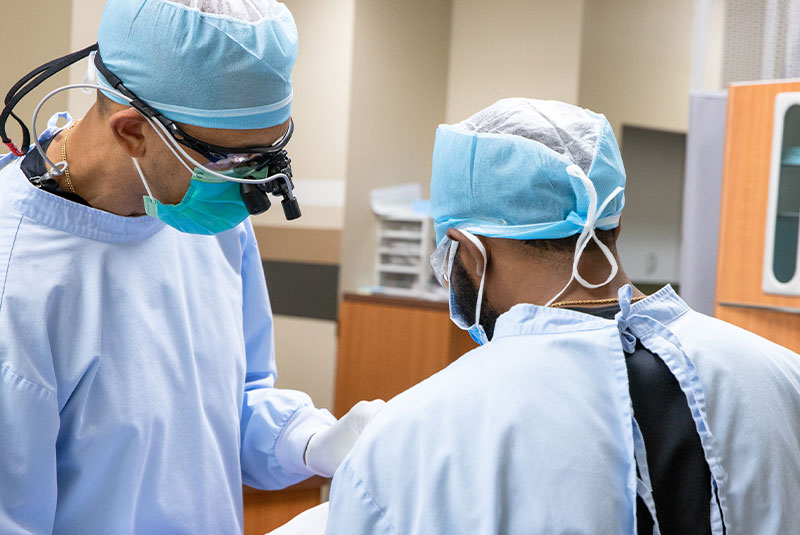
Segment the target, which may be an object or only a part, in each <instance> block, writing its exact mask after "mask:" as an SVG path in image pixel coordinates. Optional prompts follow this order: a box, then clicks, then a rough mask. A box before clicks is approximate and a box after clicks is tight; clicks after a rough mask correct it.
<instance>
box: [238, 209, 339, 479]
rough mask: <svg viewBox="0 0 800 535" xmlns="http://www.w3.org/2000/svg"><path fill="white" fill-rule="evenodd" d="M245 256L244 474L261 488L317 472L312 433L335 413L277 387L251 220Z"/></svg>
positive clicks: (269, 322)
mask: <svg viewBox="0 0 800 535" xmlns="http://www.w3.org/2000/svg"><path fill="white" fill-rule="evenodd" d="M246 228H247V244H246V246H245V249H244V256H243V259H242V285H243V288H242V290H243V296H244V297H243V307H244V310H243V314H244V319H243V321H244V338H245V349H246V352H247V375H246V377H245V392H244V402H243V405H242V416H241V461H242V480H243V482H244V483H245V484H246V485H250V486H251V487H255V488H260V489H280V488H284V487H287V486H289V485H293V484H294V483H297V482H299V481H302V480H304V479H306V478H308V477H310V476H312V475H314V474H313V473H312V472H311V471H309V470H308V468H306V466H305V463H304V462H303V455H304V453H305V448H306V445H307V444H308V440H309V439H310V438H311V435H313V434H314V433H316V432H317V431H320V430H322V429H325V428H327V427H329V426H330V425H332V424H333V422H335V418H334V417H333V416H332V415H331V414H330V413H329V412H328V411H325V410H320V409H317V408H315V407H314V405H313V403H312V401H311V398H310V397H309V396H308V395H307V394H305V393H303V392H298V391H296V390H286V389H279V388H274V386H275V379H276V368H275V342H274V337H273V331H272V310H271V308H270V303H269V296H268V295H267V286H266V282H265V278H264V270H263V267H262V265H261V255H260V254H259V252H258V246H257V245H256V242H255V237H254V235H253V230H252V227H251V225H250V223H249V222H248V223H247V224H246Z"/></svg>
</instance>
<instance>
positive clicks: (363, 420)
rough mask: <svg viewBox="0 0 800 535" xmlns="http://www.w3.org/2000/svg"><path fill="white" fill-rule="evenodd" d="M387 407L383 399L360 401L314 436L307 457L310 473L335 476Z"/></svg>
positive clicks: (309, 443)
mask: <svg viewBox="0 0 800 535" xmlns="http://www.w3.org/2000/svg"><path fill="white" fill-rule="evenodd" d="M385 404H386V402H385V401H383V400H382V399H376V400H374V401H359V402H358V403H356V404H355V405H353V408H352V409H350V411H348V413H347V414H345V415H344V416H342V417H341V418H340V419H339V420H338V421H337V422H336V423H335V424H333V425H332V426H331V427H329V428H327V429H326V430H324V431H319V432H318V433H314V434H313V435H311V438H310V439H309V441H308V445H307V446H306V454H305V462H306V466H307V467H308V469H309V470H311V471H312V472H314V473H315V474H317V475H320V476H323V477H331V476H333V473H334V472H335V471H336V469H337V468H338V467H339V464H340V463H341V462H342V461H343V460H344V458H345V457H346V456H347V454H348V453H350V449H351V448H352V447H353V445H354V444H355V443H356V440H358V437H359V436H360V435H361V432H362V431H363V430H364V428H365V427H366V426H367V424H368V423H369V421H370V420H371V419H372V418H373V417H374V416H375V415H376V414H378V412H380V410H381V409H383V406H384V405H385Z"/></svg>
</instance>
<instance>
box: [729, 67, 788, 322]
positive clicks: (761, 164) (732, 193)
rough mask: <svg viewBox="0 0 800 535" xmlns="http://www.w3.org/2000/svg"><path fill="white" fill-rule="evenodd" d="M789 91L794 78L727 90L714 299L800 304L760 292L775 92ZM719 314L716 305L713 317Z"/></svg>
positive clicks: (760, 303) (764, 303) (770, 303)
mask: <svg viewBox="0 0 800 535" xmlns="http://www.w3.org/2000/svg"><path fill="white" fill-rule="evenodd" d="M789 91H800V82H783V83H774V84H773V83H769V84H753V85H733V86H731V88H730V89H729V92H728V114H727V125H726V134H725V159H724V169H723V181H722V207H721V213H720V236H719V255H718V258H719V260H718V262H717V287H716V301H717V302H719V301H727V302H738V303H748V304H759V305H773V306H787V307H800V297H787V296H778V295H770V294H765V293H764V292H763V291H762V289H761V276H762V266H763V259H764V233H765V228H766V218H767V200H768V189H769V170H770V156H771V151H772V128H773V122H774V112H775V110H774V107H775V96H776V95H777V94H778V93H783V92H789ZM758 313H759V312H756V314H758ZM720 314H723V312H722V311H721V310H720V307H717V308H716V311H715V315H718V316H719V315H720ZM720 317H721V316H720ZM736 317H737V318H738V317H739V315H738V314H737V315H736ZM759 334H762V335H763V333H761V332H759Z"/></svg>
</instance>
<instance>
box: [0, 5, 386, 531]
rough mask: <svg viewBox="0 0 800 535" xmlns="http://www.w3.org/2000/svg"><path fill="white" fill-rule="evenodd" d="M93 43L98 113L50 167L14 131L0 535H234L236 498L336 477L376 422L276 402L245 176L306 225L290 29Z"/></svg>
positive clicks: (161, 29)
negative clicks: (295, 192) (289, 150)
mask: <svg viewBox="0 0 800 535" xmlns="http://www.w3.org/2000/svg"><path fill="white" fill-rule="evenodd" d="M98 41H99V49H98V47H94V51H95V52H97V55H96V56H95V57H94V58H93V59H90V65H96V66H97V68H98V69H100V73H99V75H98V83H99V84H100V85H99V87H101V88H102V91H101V92H98V96H97V102H96V104H95V105H94V106H93V107H92V108H91V109H90V111H89V112H88V113H87V114H86V116H85V117H83V118H82V119H81V120H80V121H79V122H77V123H75V122H72V121H71V120H69V118H67V119H68V123H67V125H66V128H63V127H58V126H56V122H55V120H53V121H51V123H50V124H49V126H48V128H47V130H46V131H45V132H44V133H42V135H41V136H39V138H38V141H39V145H40V147H41V150H40V149H39V148H31V149H30V150H28V147H27V143H26V142H24V141H23V142H22V143H21V144H20V146H21V147H22V149H20V148H19V147H17V146H14V144H13V142H11V141H10V140H9V139H8V137H7V132H6V131H5V128H4V127H5V124H3V138H4V139H3V141H4V142H6V143H7V144H8V145H9V146H10V147H12V148H13V149H14V151H15V152H16V155H15V154H8V155H5V156H3V157H2V159H0V533H2V534H22V533H36V534H44V533H64V534H80V533H87V534H89V533H91V534H101V533H107V534H112V533H113V534H133V533H141V534H154V533H170V534H176V533H193V534H199V533H209V534H230V533H241V532H242V529H243V525H242V524H243V514H242V483H246V484H248V485H251V486H254V487H258V488H262V489H280V488H282V487H286V486H287V485H291V484H293V483H296V482H298V481H301V480H303V479H306V478H308V477H310V476H312V475H314V474H319V475H325V476H330V475H331V474H332V473H333V472H334V470H335V469H336V467H337V466H338V464H339V462H340V461H341V459H342V458H343V457H344V455H345V454H346V453H347V451H348V450H349V449H350V447H351V446H352V444H353V443H354V442H355V440H356V438H357V437H358V433H359V432H360V430H361V429H362V428H363V426H364V425H366V422H367V421H368V420H369V418H370V417H371V415H372V414H373V413H374V412H375V411H376V410H377V409H379V408H380V403H379V402H372V403H366V402H362V403H360V404H358V405H356V407H355V408H354V409H353V410H351V411H350V412H349V413H348V414H347V415H346V416H344V417H343V418H342V419H341V420H339V421H338V422H337V421H336V419H335V418H333V416H332V415H331V414H330V413H328V412H327V411H324V410H320V409H317V408H315V407H314V405H313V404H312V401H311V399H310V398H309V396H308V395H306V394H304V393H302V392H297V391H292V390H282V389H277V388H274V386H275V378H276V367H275V355H274V342H273V322H272V314H271V310H270V302H269V298H268V295H267V288H266V284H265V279H264V272H263V270H262V265H261V257H260V254H259V250H258V246H257V244H256V240H255V238H254V235H253V228H252V226H251V224H250V222H249V220H248V219H247V216H248V215H249V213H250V211H249V208H248V206H247V205H246V203H245V200H244V196H243V195H242V193H243V192H244V190H241V191H240V186H239V182H237V180H239V181H244V182H245V183H247V182H249V183H250V184H251V185H252V184H255V183H257V182H256V181H266V182H264V183H266V184H272V185H274V186H276V188H277V189H276V191H277V192H278V193H279V194H280V195H284V196H285V200H286V202H287V204H288V206H289V210H288V211H287V214H289V215H293V216H294V215H297V214H296V212H293V211H292V199H293V197H292V196H291V189H290V185H291V184H290V182H288V174H287V173H289V172H290V168H289V162H288V158H287V157H286V153H285V152H283V147H284V146H285V142H286V141H287V140H288V138H289V137H290V136H291V121H290V114H291V113H290V112H291V102H292V85H291V80H290V74H291V69H292V65H293V63H294V59H295V55H296V52H297V30H296V28H295V24H294V21H293V19H292V16H291V14H290V13H289V11H288V10H287V9H286V7H285V6H283V5H282V4H280V3H277V2H274V1H273V0H232V1H227V2H217V1H214V0H170V1H168V0H110V1H109V2H108V3H107V5H106V8H105V11H104V14H103V18H102V22H101V25H100V30H99V35H98ZM91 51H92V50H89V49H87V50H85V51H83V52H85V53H83V52H81V53H80V54H78V56H85V55H86V54H88V53H89V52H91ZM17 59H19V58H17ZM74 59H75V58H72V59H71V60H69V61H67V60H64V61H60V62H55V63H51V64H50V67H51V68H49V69H42V70H40V71H39V72H41V73H43V74H44V75H47V76H49V75H51V74H53V73H54V72H55V71H57V70H59V69H60V68H63V67H64V66H66V64H68V63H69V62H70V61H72V60H74ZM45 77H46V76H45ZM37 80H38V79H34V80H32V83H33V84H34V85H35V84H36V83H38V82H37ZM38 81H41V80H38ZM90 85H92V86H94V85H96V84H90ZM21 87H23V86H18V87H17V88H16V89H19V88H21ZM25 87H27V86H25ZM17 92H18V93H19V92H24V91H21V90H20V91H17ZM12 93H14V91H12ZM9 102H10V101H7V104H8V105H7V106H6V109H5V110H4V111H3V119H4V120H7V119H8V118H9V117H10V114H9V113H8V110H9V109H10V107H12V106H13V102H11V103H9ZM65 117H66V116H65ZM23 124H24V123H23ZM35 136H36V134H35V132H34V137H35ZM19 141H20V140H19V139H17V142H18V143H19ZM270 181H271V182H270ZM258 183H262V182H258ZM253 189H254V188H251V190H250V191H251V193H254V194H256V195H257V194H258V192H254V191H253ZM262 200H263V199H262ZM301 200H302V199H301Z"/></svg>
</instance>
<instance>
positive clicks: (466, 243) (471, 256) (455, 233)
mask: <svg viewBox="0 0 800 535" xmlns="http://www.w3.org/2000/svg"><path fill="white" fill-rule="evenodd" d="M447 237H448V238H450V239H451V240H453V241H457V242H458V249H459V251H464V252H463V253H462V256H461V262H462V263H463V264H464V267H465V268H466V269H467V272H469V271H473V272H474V273H475V275H476V276H477V277H480V276H481V273H482V272H483V262H484V259H483V254H481V250H480V249H479V248H478V246H477V245H476V244H475V243H474V242H473V241H472V240H470V239H469V238H467V237H466V236H465V235H464V233H463V232H461V231H460V230H458V229H453V228H451V229H448V231H447ZM475 238H477V239H478V240H480V241H481V244H482V245H483V248H484V249H485V250H486V260H487V261H488V260H489V248H488V247H486V243H485V242H484V241H483V240H481V237H480V236H475Z"/></svg>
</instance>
